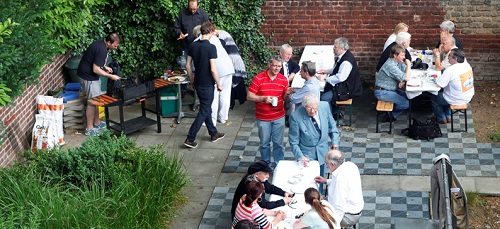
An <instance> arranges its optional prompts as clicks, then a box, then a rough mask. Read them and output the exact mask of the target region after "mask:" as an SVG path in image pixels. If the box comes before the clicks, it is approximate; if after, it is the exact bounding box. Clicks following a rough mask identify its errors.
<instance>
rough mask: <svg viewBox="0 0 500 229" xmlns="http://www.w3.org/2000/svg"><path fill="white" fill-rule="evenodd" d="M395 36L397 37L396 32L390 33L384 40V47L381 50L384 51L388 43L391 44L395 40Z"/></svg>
mask: <svg viewBox="0 0 500 229" xmlns="http://www.w3.org/2000/svg"><path fill="white" fill-rule="evenodd" d="M396 37H397V36H396V34H394V33H391V35H390V36H389V37H388V38H387V40H386V41H385V44H384V49H382V52H383V51H385V49H386V48H387V46H389V45H390V44H392V42H395V41H396Z"/></svg>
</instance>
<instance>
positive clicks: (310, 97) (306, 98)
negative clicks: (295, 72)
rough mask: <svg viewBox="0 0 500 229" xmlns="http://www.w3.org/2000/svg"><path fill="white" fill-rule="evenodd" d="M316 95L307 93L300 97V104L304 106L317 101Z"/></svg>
mask: <svg viewBox="0 0 500 229" xmlns="http://www.w3.org/2000/svg"><path fill="white" fill-rule="evenodd" d="M318 102H319V101H318V97H316V96H315V95H314V94H307V95H305V96H304V98H302V106H303V107H306V106H309V105H311V104H313V103H318Z"/></svg>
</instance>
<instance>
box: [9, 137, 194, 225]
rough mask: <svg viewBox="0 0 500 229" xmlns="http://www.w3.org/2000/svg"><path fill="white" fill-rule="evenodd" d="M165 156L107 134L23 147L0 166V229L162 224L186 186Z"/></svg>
mask: <svg viewBox="0 0 500 229" xmlns="http://www.w3.org/2000/svg"><path fill="white" fill-rule="evenodd" d="M167 154H168V153H166V152H165V151H163V150H161V147H160V146H156V147H151V148H139V147H136V146H135V143H134V141H132V140H130V139H128V138H126V137H125V136H121V137H115V136H111V135H110V133H109V132H106V133H105V134H104V135H103V136H101V137H91V138H89V140H88V141H86V142H85V143H83V144H82V147H80V148H76V149H68V150H62V149H55V150H52V151H50V152H48V151H38V152H37V153H36V154H35V153H32V152H30V151H28V152H26V155H25V156H26V160H27V161H26V162H25V163H23V164H17V165H15V166H13V167H12V168H11V169H9V170H6V169H1V170H0V183H1V184H2V186H0V228H165V227H166V222H168V221H169V220H170V219H171V218H170V217H172V216H174V215H175V209H173V207H174V206H175V205H177V204H179V203H181V202H184V201H185V197H183V196H181V194H180V193H182V191H183V189H184V188H185V187H186V186H187V185H189V180H188V178H187V172H186V171H185V169H184V167H183V163H182V160H181V159H180V158H179V157H178V156H177V154H176V153H174V154H171V156H167ZM79 179H80V180H79Z"/></svg>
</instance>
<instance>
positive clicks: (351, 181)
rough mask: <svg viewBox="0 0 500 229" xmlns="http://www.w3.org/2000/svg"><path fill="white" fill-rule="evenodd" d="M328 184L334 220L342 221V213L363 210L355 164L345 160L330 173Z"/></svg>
mask: <svg viewBox="0 0 500 229" xmlns="http://www.w3.org/2000/svg"><path fill="white" fill-rule="evenodd" d="M327 184H328V202H330V203H331V204H332V206H333V210H334V216H333V217H334V218H335V221H338V222H340V221H342V218H344V213H346V212H347V213H351V214H357V213H359V212H361V211H362V210H363V207H364V205H365V202H364V200H363V189H362V187H361V176H360V175H359V169H358V166H356V164H354V163H352V162H350V161H346V162H344V163H342V165H340V166H339V167H338V168H337V169H336V170H335V171H333V173H332V179H329V180H328V181H327Z"/></svg>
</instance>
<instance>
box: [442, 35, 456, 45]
mask: <svg viewBox="0 0 500 229" xmlns="http://www.w3.org/2000/svg"><path fill="white" fill-rule="evenodd" d="M443 39H448V41H449V42H450V43H451V45H452V46H455V45H456V42H457V41H456V40H455V38H454V37H453V36H452V35H449V36H445V37H444V38H443Z"/></svg>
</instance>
